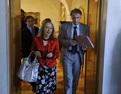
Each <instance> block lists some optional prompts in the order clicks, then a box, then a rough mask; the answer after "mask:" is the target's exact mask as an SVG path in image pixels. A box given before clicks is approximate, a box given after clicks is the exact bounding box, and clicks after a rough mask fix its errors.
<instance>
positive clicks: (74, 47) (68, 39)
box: [58, 9, 89, 94]
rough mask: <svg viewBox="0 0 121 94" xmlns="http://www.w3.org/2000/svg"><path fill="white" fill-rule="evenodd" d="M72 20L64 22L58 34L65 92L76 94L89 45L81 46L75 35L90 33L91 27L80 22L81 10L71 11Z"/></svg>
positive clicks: (65, 93) (66, 93)
mask: <svg viewBox="0 0 121 94" xmlns="http://www.w3.org/2000/svg"><path fill="white" fill-rule="evenodd" d="M70 15H71V19H72V22H70V23H65V24H62V26H61V29H60V34H59V36H58V39H59V43H60V45H61V46H62V48H61V57H60V62H61V61H62V63H63V75H64V94H76V89H77V86H78V80H79V75H80V68H81V65H82V66H83V57H84V52H86V50H87V47H86V45H83V46H82V47H79V45H78V43H77V41H76V40H75V35H89V27H88V26H87V25H85V24H81V23H80V19H81V15H82V13H81V11H80V10H79V9H73V10H72V11H71V14H70Z"/></svg>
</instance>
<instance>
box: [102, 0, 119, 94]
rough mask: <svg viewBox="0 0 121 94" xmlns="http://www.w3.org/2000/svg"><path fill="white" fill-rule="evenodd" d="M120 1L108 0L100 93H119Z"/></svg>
mask: <svg viewBox="0 0 121 94" xmlns="http://www.w3.org/2000/svg"><path fill="white" fill-rule="evenodd" d="M120 88H121V1H120V0H108V9H107V26H106V36H105V56H104V74H103V92H102V94H121V89H120Z"/></svg>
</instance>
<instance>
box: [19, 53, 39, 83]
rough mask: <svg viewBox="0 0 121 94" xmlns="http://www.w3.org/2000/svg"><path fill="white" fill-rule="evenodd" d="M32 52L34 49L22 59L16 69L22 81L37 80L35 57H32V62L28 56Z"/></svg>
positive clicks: (37, 64)
mask: <svg viewBox="0 0 121 94" xmlns="http://www.w3.org/2000/svg"><path fill="white" fill-rule="evenodd" d="M33 52H34V51H32V52H31V53H30V55H29V56H28V57H27V58H24V59H23V62H22V64H21V66H20V68H19V70H18V73H17V76H18V77H19V78H20V79H21V80H23V81H27V82H36V81H37V77H38V67H39V63H38V60H37V57H35V58H34V61H33V62H30V61H31V60H30V56H31V54H32V53H33Z"/></svg>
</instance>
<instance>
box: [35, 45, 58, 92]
mask: <svg viewBox="0 0 121 94" xmlns="http://www.w3.org/2000/svg"><path fill="white" fill-rule="evenodd" d="M45 47H46V46H45ZM38 72H39V73H38V79H37V82H36V93H37V94H49V93H52V92H53V91H55V90H56V73H57V70H56V66H55V67H52V68H49V67H47V66H46V64H45V65H44V67H42V68H39V70H38Z"/></svg>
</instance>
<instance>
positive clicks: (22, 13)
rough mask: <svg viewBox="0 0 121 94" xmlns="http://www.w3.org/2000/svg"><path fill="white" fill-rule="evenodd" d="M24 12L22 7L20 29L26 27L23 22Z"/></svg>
mask: <svg viewBox="0 0 121 94" xmlns="http://www.w3.org/2000/svg"><path fill="white" fill-rule="evenodd" d="M24 14H25V12H24V10H23V9H21V30H23V29H24V28H26V26H27V25H26V23H25V20H24V19H25V16H24Z"/></svg>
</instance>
